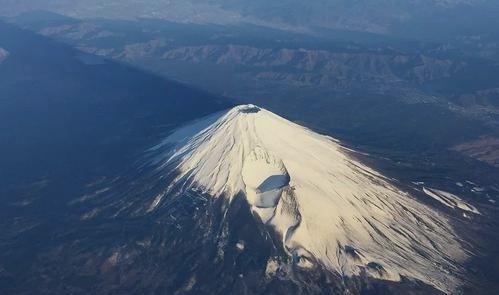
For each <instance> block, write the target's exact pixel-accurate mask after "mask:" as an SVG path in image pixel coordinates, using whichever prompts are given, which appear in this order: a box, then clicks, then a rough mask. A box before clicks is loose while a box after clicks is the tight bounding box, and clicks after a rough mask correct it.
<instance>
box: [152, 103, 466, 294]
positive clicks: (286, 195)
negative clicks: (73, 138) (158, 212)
mask: <svg viewBox="0 0 499 295" xmlns="http://www.w3.org/2000/svg"><path fill="white" fill-rule="evenodd" d="M166 146H168V147H171V146H173V151H172V149H171V148H168V149H167V152H164V153H163V154H162V155H161V161H163V164H165V165H175V167H176V168H177V169H178V171H179V176H178V177H177V178H176V179H175V180H174V183H182V184H183V185H184V186H185V187H186V188H196V189H201V190H203V191H204V192H206V193H209V194H211V195H212V196H213V197H214V198H218V197H226V198H229V199H232V198H233V197H234V196H235V195H236V194H238V193H243V194H244V195H245V196H246V198H247V201H248V203H249V204H250V205H251V207H252V211H253V215H254V216H255V218H258V219H260V220H261V221H262V222H264V223H265V224H267V225H269V226H272V227H274V228H275V230H276V231H277V232H278V233H280V234H281V235H282V243H283V246H284V248H285V249H286V250H287V251H288V252H289V254H290V255H293V256H294V257H298V265H300V266H302V267H313V266H314V264H315V263H321V264H322V265H323V266H325V267H326V268H328V269H329V270H332V271H335V272H337V273H339V274H340V275H342V276H353V275H359V274H360V273H361V272H365V273H366V274H368V275H370V276H372V277H377V278H382V279H385V280H394V281H396V280H399V279H400V276H401V275H402V276H406V277H407V278H414V279H418V280H421V281H423V282H425V283H428V284H430V285H433V286H435V287H436V288H438V289H440V290H442V291H444V292H452V291H453V290H454V289H455V288H456V287H457V286H458V285H459V279H458V278H457V277H458V276H460V275H461V274H462V272H461V268H460V266H459V264H460V262H461V261H462V260H464V259H466V255H465V253H464V251H463V249H462V248H461V247H460V244H459V243H458V238H457V237H456V235H455V233H454V232H453V230H452V227H451V226H450V224H449V222H448V220H447V219H446V218H445V217H443V216H442V215H441V214H439V213H438V212H436V211H434V210H433V209H431V208H430V207H428V206H426V205H423V204H421V203H419V202H418V201H417V200H415V199H414V198H412V197H411V196H409V195H408V194H407V193H405V192H402V191H400V190H399V189H397V188H396V187H395V186H394V185H392V184H390V182H389V180H388V179H387V178H385V177H383V176H382V175H381V174H379V173H378V172H376V171H374V170H373V169H371V168H369V167H367V166H365V165H364V164H362V163H361V162H359V161H358V160H356V159H354V158H353V157H352V156H351V153H350V152H349V151H348V150H347V149H345V148H343V147H342V146H341V145H340V144H339V142H338V141H336V140H334V139H332V138H330V137H327V136H323V135H320V134H317V133H315V132H313V131H311V130H309V129H307V128H304V127H302V126H299V125H297V124H295V123H292V122H290V121H288V120H285V119H283V118H281V117H279V116H277V115H275V114H273V113H271V112H269V111H267V110H264V109H262V108H259V107H257V106H254V105H241V106H237V107H234V108H232V109H231V110H229V111H225V112H222V113H217V114H215V115H212V116H209V117H206V118H203V119H201V120H198V121H196V122H193V123H192V124H190V125H187V126H185V127H183V128H180V129H178V130H177V131H176V132H174V133H173V134H171V135H170V136H169V137H168V138H166V139H165V140H164V141H163V142H162V143H161V144H160V145H158V146H157V147H156V149H160V148H162V147H166ZM159 203H160V200H159V201H158V200H155V202H154V207H155V206H157V205H158V204H159ZM151 209H152V210H154V208H151Z"/></svg>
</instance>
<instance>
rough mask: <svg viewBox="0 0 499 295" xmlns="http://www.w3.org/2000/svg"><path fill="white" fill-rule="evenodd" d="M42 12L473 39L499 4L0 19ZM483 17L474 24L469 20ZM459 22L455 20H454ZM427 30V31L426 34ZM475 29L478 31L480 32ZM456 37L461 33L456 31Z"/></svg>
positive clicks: (157, 10)
mask: <svg viewBox="0 0 499 295" xmlns="http://www.w3.org/2000/svg"><path fill="white" fill-rule="evenodd" d="M31 9H46V10H51V11H54V12H58V13H62V14H65V15H68V16H72V17H77V18H95V17H100V18H114V19H135V18H156V19H163V20H170V21H176V22H188V23H205V24H206V23H214V24H237V23H251V24H256V25H262V26H269V27H275V28H281V29H289V30H295V31H304V32H319V31H320V29H339V30H351V31H362V32H372V33H406V34H409V35H411V34H416V35H417V34H419V33H421V32H423V31H424V32H425V34H426V35H427V36H432V35H433V36H435V35H439V34H453V33H455V32H456V30H455V28H456V26H457V27H459V28H468V29H471V30H472V31H475V32H476V33H479V32H483V29H484V28H487V29H488V30H495V27H494V25H497V22H498V21H497V18H494V17H493V16H494V15H496V14H495V13H497V9H499V4H498V3H497V1H487V0H420V1H394V0H377V1H368V0H362V1H346V0H318V1H301V0H279V1H261V0H257V1H245V0H209V1H196V0H174V1H156V0H143V1H131V0H125V1H115V0H110V1H96V0H91V1H85V2H74V1H69V0H37V1H25V0H20V1H19V0H16V1H11V0H7V1H6V3H5V1H4V2H3V7H2V10H1V11H0V14H3V15H14V14H17V13H20V12H25V11H27V10H31ZM476 16H481V17H480V18H479V19H478V21H477V22H474V23H470V22H469V20H470V19H472V18H474V17H476ZM456 17H457V18H456ZM428 28H431V30H430V31H428V30H427V29H428ZM478 29H481V31H479V30H478ZM458 31H459V30H458Z"/></svg>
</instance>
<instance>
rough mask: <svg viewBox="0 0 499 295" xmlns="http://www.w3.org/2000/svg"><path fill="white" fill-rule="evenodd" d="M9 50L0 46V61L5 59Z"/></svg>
mask: <svg viewBox="0 0 499 295" xmlns="http://www.w3.org/2000/svg"><path fill="white" fill-rule="evenodd" d="M8 56H9V52H8V51H7V50H5V49H3V48H2V47H0V63H1V62H3V61H4V60H6V59H7V57H8Z"/></svg>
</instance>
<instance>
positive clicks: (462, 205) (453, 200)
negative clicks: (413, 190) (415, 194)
mask: <svg viewBox="0 0 499 295" xmlns="http://www.w3.org/2000/svg"><path fill="white" fill-rule="evenodd" d="M423 191H424V192H425V193H426V194H427V195H428V196H430V197H432V198H434V199H435V200H437V201H439V202H440V203H442V204H444V205H445V206H447V207H450V208H452V209H457V208H459V209H461V210H464V211H468V212H472V213H475V214H481V213H480V211H478V209H476V208H475V207H474V206H472V205H470V204H468V203H466V202H464V201H463V200H461V199H460V198H459V197H458V196H456V195H454V194H451V193H448V192H445V191H442V190H437V189H434V188H426V187H425V188H423Z"/></svg>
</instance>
